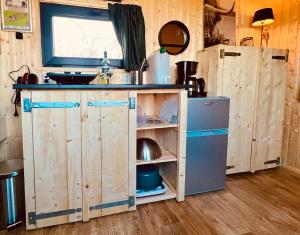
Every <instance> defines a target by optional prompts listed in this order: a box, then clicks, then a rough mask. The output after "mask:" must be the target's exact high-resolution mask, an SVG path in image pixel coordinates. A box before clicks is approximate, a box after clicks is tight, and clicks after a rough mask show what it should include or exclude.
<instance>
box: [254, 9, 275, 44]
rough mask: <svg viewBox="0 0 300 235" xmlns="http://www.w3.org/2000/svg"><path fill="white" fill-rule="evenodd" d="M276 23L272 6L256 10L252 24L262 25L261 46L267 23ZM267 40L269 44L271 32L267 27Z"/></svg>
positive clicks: (255, 25)
mask: <svg viewBox="0 0 300 235" xmlns="http://www.w3.org/2000/svg"><path fill="white" fill-rule="evenodd" d="M272 23H274V14H273V10H272V8H263V9H260V10H258V11H256V12H255V14H254V17H253V21H252V26H254V27H260V26H261V34H260V46H262V40H263V30H264V27H265V26H266V25H269V24H272ZM265 34H266V37H265V39H266V42H267V46H268V40H269V33H268V29H267V28H266V33H265Z"/></svg>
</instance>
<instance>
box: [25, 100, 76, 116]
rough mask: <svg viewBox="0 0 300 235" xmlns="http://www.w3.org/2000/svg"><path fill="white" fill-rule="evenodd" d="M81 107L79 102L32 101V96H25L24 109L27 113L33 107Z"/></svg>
mask: <svg viewBox="0 0 300 235" xmlns="http://www.w3.org/2000/svg"><path fill="white" fill-rule="evenodd" d="M77 107H80V103H79V102H31V99H30V98H24V100H23V109H24V112H25V113H29V112H31V111H32V109H33V108H35V109H47V108H77Z"/></svg>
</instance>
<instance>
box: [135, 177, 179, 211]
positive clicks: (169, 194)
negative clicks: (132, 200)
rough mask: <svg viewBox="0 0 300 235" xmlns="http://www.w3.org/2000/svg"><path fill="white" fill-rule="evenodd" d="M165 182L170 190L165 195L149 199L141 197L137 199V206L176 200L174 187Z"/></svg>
mask: <svg viewBox="0 0 300 235" xmlns="http://www.w3.org/2000/svg"><path fill="white" fill-rule="evenodd" d="M164 182H165V183H166V184H167V186H168V189H167V191H166V192H165V193H164V194H160V195H155V196H149V197H141V198H137V199H136V205H141V204H146V203H151V202H158V201H163V200H169V199H173V198H176V193H175V191H174V190H173V188H172V187H170V185H169V184H168V182H167V181H165V180H164Z"/></svg>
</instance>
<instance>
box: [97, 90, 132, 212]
mask: <svg viewBox="0 0 300 235" xmlns="http://www.w3.org/2000/svg"><path fill="white" fill-rule="evenodd" d="M128 95H129V94H128V91H101V100H102V101H114V100H118V101H123V102H124V101H125V102H128V99H129V96H128ZM100 118H101V128H100V132H101V141H102V145H101V155H102V159H101V161H102V170H101V171H102V177H101V181H102V204H105V203H112V202H117V201H124V200H128V197H129V195H128V190H129V108H128V106H119V107H102V108H101V116H100ZM122 211H128V205H125V206H117V207H112V208H106V209H102V215H109V214H113V213H118V212H122Z"/></svg>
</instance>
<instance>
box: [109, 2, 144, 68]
mask: <svg viewBox="0 0 300 235" xmlns="http://www.w3.org/2000/svg"><path fill="white" fill-rule="evenodd" d="M108 12H109V19H110V20H111V21H112V23H113V25H114V29H115V32H116V35H117V38H118V41H119V43H120V45H121V48H122V53H123V59H124V68H125V70H126V71H127V72H129V71H136V70H138V69H139V68H140V66H141V64H142V62H143V60H144V58H146V45H145V21H144V16H143V13H142V8H141V7H140V6H136V5H125V4H110V3H109V4H108Z"/></svg>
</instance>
